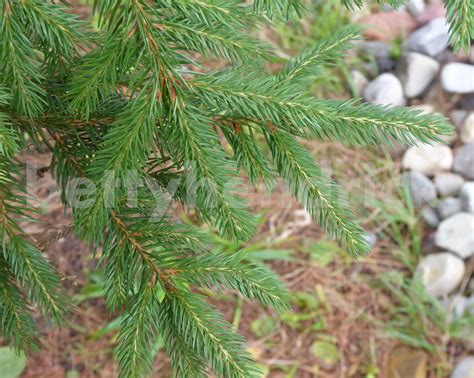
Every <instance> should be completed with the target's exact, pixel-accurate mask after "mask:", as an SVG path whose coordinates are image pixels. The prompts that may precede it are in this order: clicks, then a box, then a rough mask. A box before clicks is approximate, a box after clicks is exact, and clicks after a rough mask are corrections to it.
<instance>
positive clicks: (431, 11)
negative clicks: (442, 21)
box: [416, 1, 446, 25]
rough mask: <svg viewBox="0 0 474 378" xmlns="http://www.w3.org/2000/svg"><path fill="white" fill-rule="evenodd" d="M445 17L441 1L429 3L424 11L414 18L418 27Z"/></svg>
mask: <svg viewBox="0 0 474 378" xmlns="http://www.w3.org/2000/svg"><path fill="white" fill-rule="evenodd" d="M439 17H446V10H445V9H444V4H443V2H442V1H435V2H434V3H432V2H430V3H429V4H428V5H427V6H426V8H425V10H424V11H423V12H422V13H421V14H420V15H419V16H418V17H417V18H416V22H417V23H418V25H425V24H427V23H428V22H430V21H432V20H434V19H436V18H439Z"/></svg>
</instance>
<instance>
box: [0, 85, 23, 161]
mask: <svg viewBox="0 0 474 378" xmlns="http://www.w3.org/2000/svg"><path fill="white" fill-rule="evenodd" d="M8 97H9V96H8V94H7V93H6V92H5V91H4V89H3V88H1V87H0V109H1V108H3V107H6V106H7V105H8ZM17 142H18V138H17V136H16V133H15V132H14V130H12V129H11V122H10V120H9V119H8V116H7V114H5V113H3V112H2V111H0V155H4V156H6V157H8V158H11V157H13V156H14V155H15V154H16V153H17V152H18V150H19V146H18V143H17Z"/></svg>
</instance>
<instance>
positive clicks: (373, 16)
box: [360, 10, 416, 41]
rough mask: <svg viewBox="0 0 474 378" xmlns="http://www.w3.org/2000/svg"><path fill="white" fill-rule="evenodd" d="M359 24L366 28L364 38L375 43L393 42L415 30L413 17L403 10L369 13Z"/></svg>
mask: <svg viewBox="0 0 474 378" xmlns="http://www.w3.org/2000/svg"><path fill="white" fill-rule="evenodd" d="M360 23H361V24H363V25H365V26H366V28H364V29H365V30H364V35H365V36H366V38H367V39H372V40H377V41H393V40H394V39H396V38H399V37H401V36H403V35H409V34H410V33H411V32H412V31H413V30H415V28H416V22H415V20H414V19H413V17H412V16H411V15H410V13H408V12H407V11H403V10H402V11H400V10H398V11H388V12H376V13H370V14H368V15H366V16H364V17H362V18H361V19H360Z"/></svg>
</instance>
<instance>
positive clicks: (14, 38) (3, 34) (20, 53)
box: [0, 0, 46, 118]
mask: <svg viewBox="0 0 474 378" xmlns="http://www.w3.org/2000/svg"><path fill="white" fill-rule="evenodd" d="M0 6H1V7H0V15H1V18H0V71H1V72H2V78H1V80H2V83H3V85H5V86H6V87H7V88H9V90H10V92H11V94H12V105H13V106H15V108H16V109H17V111H18V112H19V113H20V114H23V115H26V116H28V117H32V118H34V117H36V116H38V115H40V114H41V113H42V111H43V108H44V106H45V104H46V102H45V96H46V93H45V90H44V89H43V87H42V85H41V82H42V81H43V80H44V78H43V76H42V75H41V74H40V72H39V69H38V67H37V65H38V62H37V61H36V53H35V52H34V50H33V46H32V44H31V41H30V38H29V36H28V35H27V34H25V33H24V29H25V27H24V24H23V21H22V20H21V12H20V9H19V7H20V4H19V3H18V2H15V1H12V0H4V1H3V2H2V3H0Z"/></svg>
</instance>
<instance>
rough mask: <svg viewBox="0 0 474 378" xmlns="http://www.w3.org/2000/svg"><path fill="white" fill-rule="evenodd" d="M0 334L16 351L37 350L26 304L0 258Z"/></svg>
mask: <svg viewBox="0 0 474 378" xmlns="http://www.w3.org/2000/svg"><path fill="white" fill-rule="evenodd" d="M0 298H1V301H0V334H1V336H2V337H3V338H4V340H5V341H6V342H7V343H9V344H12V345H13V346H14V347H15V348H16V349H17V350H21V349H27V348H31V349H33V350H38V349H39V345H38V340H37V338H38V330H37V327H36V324H35V323H34V321H33V319H32V317H31V315H30V309H29V307H28V303H27V302H26V301H25V299H24V298H23V295H22V293H21V292H20V291H19V290H18V288H17V287H16V285H15V278H14V277H13V274H12V272H11V271H10V268H9V266H8V264H7V262H6V261H5V259H4V258H3V256H0Z"/></svg>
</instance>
